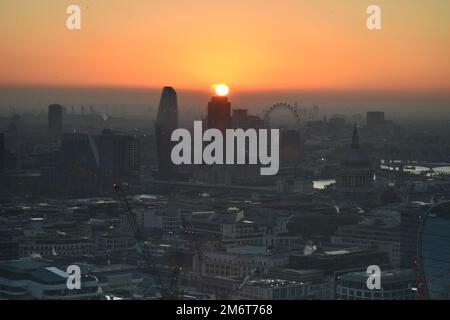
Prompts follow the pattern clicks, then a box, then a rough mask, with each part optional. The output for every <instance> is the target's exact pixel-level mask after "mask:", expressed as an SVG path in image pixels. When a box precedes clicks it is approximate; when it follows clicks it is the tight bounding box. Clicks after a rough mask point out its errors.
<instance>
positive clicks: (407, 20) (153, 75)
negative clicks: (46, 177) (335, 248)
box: [0, 0, 450, 116]
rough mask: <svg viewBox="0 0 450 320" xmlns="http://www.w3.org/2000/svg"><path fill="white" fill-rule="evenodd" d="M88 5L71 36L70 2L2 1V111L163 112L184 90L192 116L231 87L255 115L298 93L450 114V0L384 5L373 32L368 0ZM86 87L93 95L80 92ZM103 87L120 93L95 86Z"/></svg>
mask: <svg viewBox="0 0 450 320" xmlns="http://www.w3.org/2000/svg"><path fill="white" fill-rule="evenodd" d="M78 3H79V4H80V8H81V19H82V20H81V21H82V25H81V30H78V31H76V32H71V31H69V30H67V29H66V28H65V19H66V18H67V15H66V14H65V9H66V7H67V6H68V5H69V4H71V2H70V1H51V0H44V1H39V2H14V3H8V2H2V3H1V4H0V9H1V10H0V34H1V38H2V43H3V44H2V51H1V57H2V59H1V60H0V69H1V70H2V72H1V74H0V86H1V87H2V89H1V93H2V95H1V97H2V98H1V99H0V104H1V105H0V107H1V109H2V110H3V111H4V110H5V108H8V105H12V104H14V103H16V104H19V105H20V104H23V105H24V106H25V105H28V107H30V105H31V106H35V105H36V104H38V103H39V102H41V103H42V104H41V105H40V106H39V105H36V107H45V106H46V105H47V104H48V103H50V102H52V100H53V101H54V100H55V99H56V98H58V101H63V102H64V101H67V103H71V104H73V103H75V104H94V103H103V104H113V103H114V102H116V101H117V100H119V101H121V102H122V101H123V103H124V104H129V105H133V104H142V103H144V102H145V103H146V104H148V103H149V101H151V100H153V101H152V102H153V103H154V104H157V102H158V101H157V93H156V92H157V90H160V88H161V87H162V86H164V85H171V86H174V87H176V88H177V89H178V91H179V92H180V93H181V94H183V93H185V97H182V99H180V100H181V103H180V105H181V108H183V107H184V106H186V107H190V106H192V105H200V104H201V101H202V99H204V97H207V96H208V94H209V91H208V90H209V88H210V86H211V84H213V83H227V84H229V86H230V87H231V88H232V95H233V96H234V100H235V102H236V103H237V104H239V105H245V106H246V107H247V106H249V107H253V106H254V107H258V106H260V107H261V108H266V107H267V105H266V104H267V102H268V101H267V99H266V97H268V98H269V100H270V101H277V100H279V97H280V96H283V97H286V92H288V96H287V97H288V98H291V102H292V103H293V102H294V101H298V102H299V103H302V102H303V103H305V104H306V103H308V104H312V103H317V104H320V105H322V106H323V107H324V108H336V111H342V110H343V109H345V108H350V109H352V108H354V107H356V108H358V107H359V108H363V110H364V108H366V107H367V108H369V109H370V108H374V107H378V108H382V109H384V110H389V109H392V111H394V112H399V111H400V112H403V113H404V114H405V115H407V114H408V113H411V114H412V115H413V116H414V114H416V113H417V112H419V113H423V111H424V110H426V113H429V114H434V115H439V114H441V113H445V114H448V111H447V110H448V109H449V108H446V107H447V106H449V105H450V98H449V96H450V95H449V92H450V62H449V59H448V57H449V56H450V31H449V30H450V28H449V24H450V22H449V21H450V19H449V12H450V4H449V3H448V1H445V0H433V1H427V2H424V1H420V0H415V1H395V2H392V1H378V5H380V6H382V8H383V15H382V23H383V28H382V29H381V30H379V31H377V32H371V31H369V30H367V28H366V27H365V21H366V18H367V15H366V13H365V9H366V8H367V6H368V5H370V4H371V1H365V0H350V1H342V2H337V1H331V0H320V1H315V2H314V3H308V2H305V1H293V0H292V1H291V0H286V1H267V2H266V1H264V2H261V1H254V0H251V1H245V2H244V3H243V2H242V1H234V0H233V1H227V2H220V1H209V2H205V1H196V0H181V1H171V0H169V1H145V2H143V1H139V0H131V1H126V2H120V1H104V0H96V1H87V0H84V1H79V2H78ZM218 21H220V23H218ZM12 87H13V88H15V89H13V90H10V89H11V88H12ZM52 87H53V88H54V87H56V89H51V88H52ZM58 87H65V88H64V90H58ZM83 87H84V88H86V87H87V88H88V89H89V90H87V91H86V90H81V89H79V90H76V88H83ZM99 87H100V88H101V87H103V88H107V87H112V88H114V89H117V90H112V89H111V90H108V91H105V90H94V89H93V88H99ZM68 88H72V89H68ZM130 88H131V89H132V90H130ZM135 88H140V89H142V90H139V89H136V90H137V91H135V90H134V89H135ZM146 89H149V90H148V92H146V93H144V90H146ZM152 90H153V93H154V94H153V95H152V94H151V93H150V92H151V91H152ZM36 92H37V96H35V93H36ZM106 92H107V93H108V94H105V93H106ZM192 92H195V93H196V94H193V93H192ZM197 95H198V96H200V97H201V98H197ZM74 96H76V99H73V97H74ZM151 97H153V99H149V98H151ZM260 97H264V98H260ZM31 100H34V101H31ZM430 111H431V113H430Z"/></svg>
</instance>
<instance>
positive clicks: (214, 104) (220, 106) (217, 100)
mask: <svg viewBox="0 0 450 320" xmlns="http://www.w3.org/2000/svg"><path fill="white" fill-rule="evenodd" d="M212 128H215V129H219V130H221V131H222V132H225V130H226V129H229V128H231V103H230V102H229V101H228V97H227V96H223V97H221V96H213V97H212V99H211V101H210V102H208V129H212Z"/></svg>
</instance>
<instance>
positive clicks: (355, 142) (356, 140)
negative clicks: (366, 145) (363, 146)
mask: <svg viewBox="0 0 450 320" xmlns="http://www.w3.org/2000/svg"><path fill="white" fill-rule="evenodd" d="M352 149H359V136H358V129H357V125H356V123H355V128H354V129H353V138H352Z"/></svg>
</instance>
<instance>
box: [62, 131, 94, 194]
mask: <svg viewBox="0 0 450 320" xmlns="http://www.w3.org/2000/svg"><path fill="white" fill-rule="evenodd" d="M61 168H62V170H63V174H64V179H65V182H64V189H65V190H64V191H65V195H66V196H76V197H85V196H92V195H95V194H96V193H97V191H98V180H99V179H98V176H99V174H98V173H99V153H98V148H97V145H96V143H95V141H94V139H93V137H92V136H91V135H88V134H83V133H65V134H64V135H63V137H62V142H61Z"/></svg>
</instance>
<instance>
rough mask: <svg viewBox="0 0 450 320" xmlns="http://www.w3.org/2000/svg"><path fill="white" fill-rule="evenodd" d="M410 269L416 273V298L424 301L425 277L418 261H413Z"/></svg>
mask: <svg viewBox="0 0 450 320" xmlns="http://www.w3.org/2000/svg"><path fill="white" fill-rule="evenodd" d="M412 267H413V269H414V272H415V273H416V286H417V298H418V299H419V300H425V277H424V275H423V273H422V270H421V269H420V265H419V259H417V260H414V261H413V263H412Z"/></svg>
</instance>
